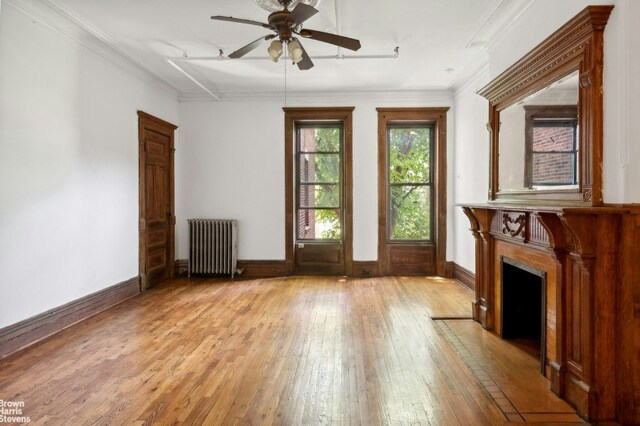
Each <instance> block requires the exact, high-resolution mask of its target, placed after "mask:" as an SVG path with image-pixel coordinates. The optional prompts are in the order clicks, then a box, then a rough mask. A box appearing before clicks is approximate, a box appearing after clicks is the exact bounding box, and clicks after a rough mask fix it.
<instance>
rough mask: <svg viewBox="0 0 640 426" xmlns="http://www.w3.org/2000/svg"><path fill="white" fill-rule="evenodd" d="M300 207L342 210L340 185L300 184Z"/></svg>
mask: <svg viewBox="0 0 640 426" xmlns="http://www.w3.org/2000/svg"><path fill="white" fill-rule="evenodd" d="M299 195H300V207H329V208H340V185H336V184H328V185H309V184H300V194H299Z"/></svg>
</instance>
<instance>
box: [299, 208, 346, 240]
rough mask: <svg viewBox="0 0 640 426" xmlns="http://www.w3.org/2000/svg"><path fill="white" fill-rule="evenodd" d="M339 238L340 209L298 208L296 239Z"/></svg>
mask: <svg viewBox="0 0 640 426" xmlns="http://www.w3.org/2000/svg"><path fill="white" fill-rule="evenodd" d="M340 238H341V229H340V210H314V209H299V210H298V239H307V240H317V239H330V240H339V239H340Z"/></svg>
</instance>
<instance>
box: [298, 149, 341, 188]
mask: <svg viewBox="0 0 640 426" xmlns="http://www.w3.org/2000/svg"><path fill="white" fill-rule="evenodd" d="M339 180H340V154H300V182H301V183H305V182H311V183H313V182H324V183H338V181H339Z"/></svg>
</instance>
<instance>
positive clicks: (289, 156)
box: [282, 107, 355, 275]
mask: <svg viewBox="0 0 640 426" xmlns="http://www.w3.org/2000/svg"><path fill="white" fill-rule="evenodd" d="M282 109H283V111H284V113H285V118H284V164H285V167H284V169H285V173H284V180H285V182H284V188H285V197H284V198H285V202H284V204H285V210H284V211H285V265H286V273H287V275H292V274H293V271H294V264H295V250H294V244H295V237H294V235H293V223H294V222H293V219H294V217H295V207H296V203H295V193H294V191H295V185H294V175H293V173H294V167H293V157H294V151H295V139H294V131H295V123H296V122H297V121H314V120H315V121H322V120H333V121H341V122H342V123H343V126H344V141H343V144H344V147H343V154H342V155H343V161H344V164H345V167H344V188H345V191H344V201H343V203H344V205H343V208H344V230H343V232H344V240H343V243H344V273H345V275H351V274H352V271H353V167H352V158H353V142H352V141H353V110H354V109H355V107H323V108H314V107H310V108H288V107H285V108H282Z"/></svg>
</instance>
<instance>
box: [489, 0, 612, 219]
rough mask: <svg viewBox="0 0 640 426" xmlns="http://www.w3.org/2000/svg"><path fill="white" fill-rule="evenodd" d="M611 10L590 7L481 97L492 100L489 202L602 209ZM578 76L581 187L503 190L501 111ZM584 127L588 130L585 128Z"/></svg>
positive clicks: (607, 7) (490, 113)
mask: <svg viewBox="0 0 640 426" xmlns="http://www.w3.org/2000/svg"><path fill="white" fill-rule="evenodd" d="M612 10H613V6H588V7H586V8H585V9H584V10H582V11H581V12H580V13H578V14H577V15H576V16H575V17H574V18H572V19H571V20H570V21H568V22H567V23H566V24H564V25H563V26H562V27H561V28H559V29H558V30H557V31H556V32H554V33H553V34H552V35H550V36H549V37H548V38H547V39H546V40H544V41H543V42H542V43H540V44H539V45H538V46H536V47H535V48H534V49H533V50H531V51H530V52H529V53H528V54H527V55H525V56H524V57H522V59H520V60H519V61H518V62H516V63H515V64H514V65H512V66H511V67H510V68H508V69H507V70H506V71H504V72H503V73H502V74H500V75H499V76H498V77H496V78H495V79H494V80H493V81H491V82H490V83H489V84H488V85H487V86H485V87H484V88H482V89H481V90H480V91H479V92H478V94H480V95H482V96H484V97H485V98H486V99H487V100H488V101H489V123H488V127H489V133H490V138H491V160H490V171H491V173H490V182H489V200H505V201H509V202H519V203H529V204H531V203H538V204H541V203H546V204H559V205H562V204H564V205H567V204H569V203H571V204H573V205H576V206H590V205H591V206H601V205H603V197H602V156H603V147H602V144H603V135H604V132H603V121H604V119H603V92H602V85H603V69H604V49H603V46H604V28H605V26H606V24H607V21H608V19H609V15H610V14H611V11H612ZM576 70H577V71H578V73H579V80H580V83H579V88H578V90H579V96H578V98H579V102H578V126H579V128H580V129H581V131H580V133H579V142H578V145H579V147H578V151H579V157H580V158H579V170H580V179H579V181H580V182H579V189H578V190H571V191H567V190H557V191H554V190H545V191H523V192H515V191H512V192H509V191H505V192H503V193H501V192H500V188H499V179H498V174H499V171H498V168H499V167H498V165H499V162H498V155H499V154H498V149H499V134H500V131H499V130H500V129H499V127H500V111H502V110H504V109H505V108H507V107H508V106H510V105H512V104H514V103H515V102H517V101H519V100H521V99H523V98H525V97H526V96H528V95H530V94H533V93H535V92H536V91H538V90H540V89H542V88H544V87H546V86H548V85H549V84H551V83H553V82H554V81H556V80H558V79H559V78H561V77H564V76H566V75H568V74H570V73H571V72H574V71H576ZM585 129H586V130H585Z"/></svg>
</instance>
